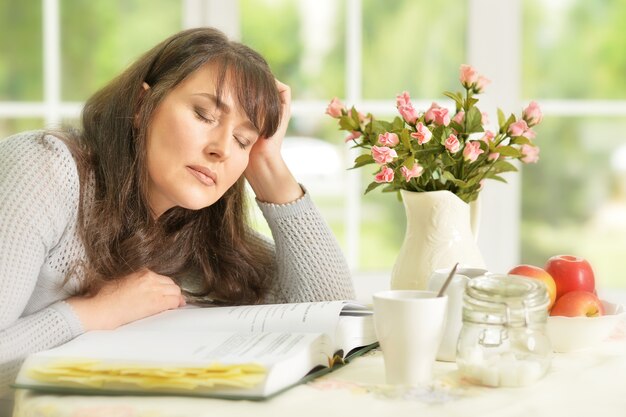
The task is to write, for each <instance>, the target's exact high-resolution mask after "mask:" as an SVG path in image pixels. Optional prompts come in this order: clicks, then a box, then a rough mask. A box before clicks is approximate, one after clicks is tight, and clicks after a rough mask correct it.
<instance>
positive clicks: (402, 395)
mask: <svg viewBox="0 0 626 417" xmlns="http://www.w3.org/2000/svg"><path fill="white" fill-rule="evenodd" d="M370 284H371V283H370ZM373 286H376V285H375V283H374V285H373ZM357 290H358V288H357ZM357 294H366V295H365V297H359V298H361V300H362V301H367V299H366V297H367V294H371V292H360V293H359V292H357ZM616 298H619V296H616V297H614V298H612V299H611V301H615V302H619V301H621V300H620V299H616ZM246 415H251V416H252V415H253V416H255V417H263V416H268V417H277V416H294V417H296V416H297V417H305V416H315V417H332V416H344V417H353V416H354V417H367V416H376V417H381V416H394V417H401V416H415V417H417V416H433V417H437V416H446V417H454V416H459V417H461V416H462V417H471V416H480V417H492V416H493V417H496V416H497V417H512V416H520V417H543V416H545V417H561V416H562V417H565V416H567V417H576V416H601V417H624V416H626V321H623V322H621V323H620V325H619V326H618V328H617V329H616V330H615V332H614V333H613V334H612V336H611V338H610V339H609V340H607V341H605V342H603V343H602V345H600V346H598V347H597V348H594V349H590V350H585V351H580V352H573V353H567V354H555V357H554V359H553V362H552V367H551V370H550V371H549V373H548V374H547V375H546V376H545V377H544V378H543V379H542V380H540V381H539V382H537V383H536V384H534V385H532V386H529V387H523V388H488V387H482V386H475V385H471V384H469V383H467V382H466V381H464V380H463V379H462V378H461V377H460V376H459V374H458V371H457V368H456V364H454V363H445V362H437V363H436V364H435V378H434V380H433V382H432V384H430V385H429V386H427V387H425V388H420V389H415V388H414V389H405V388H396V387H392V386H388V385H385V384H384V366H383V362H382V356H381V354H380V352H378V351H376V352H373V353H370V354H368V355H366V356H364V357H361V358H357V359H355V360H354V361H353V362H352V363H351V364H350V365H348V366H346V367H344V368H341V369H338V370H337V371H335V372H333V373H331V374H328V375H326V376H324V377H321V378H319V379H317V380H314V381H312V382H310V383H308V384H305V385H299V386H297V387H295V388H293V389H291V390H289V391H287V392H285V393H283V394H281V395H279V396H277V397H275V398H273V399H271V400H268V401H264V402H253V401H232V400H219V399H204V398H182V397H104V396H94V397H87V396H71V395H46V394H37V393H34V392H30V391H18V392H17V394H16V409H15V413H14V417H35V416H37V417H39V416H42V417H43V416H45V417H66V416H67V417H100V416H102V417H105V416H106V417H118V416H120V417H122V416H123V417H135V416H137V417H139V416H142V417H143V416H145V417H183V416H193V417H203V416H207V417H208V416H211V417H214V416H246Z"/></svg>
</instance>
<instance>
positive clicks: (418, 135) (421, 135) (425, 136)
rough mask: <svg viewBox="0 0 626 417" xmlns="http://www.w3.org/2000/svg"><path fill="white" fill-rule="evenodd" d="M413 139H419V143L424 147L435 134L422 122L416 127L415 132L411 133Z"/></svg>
mask: <svg viewBox="0 0 626 417" xmlns="http://www.w3.org/2000/svg"><path fill="white" fill-rule="evenodd" d="M411 137H412V138H415V139H417V143H419V144H420V145H423V144H425V143H426V142H428V141H429V140H430V139H431V138H432V137H433V132H431V131H430V130H429V129H428V128H427V127H426V126H424V124H423V123H422V122H419V123H418V124H417V125H416V126H415V132H413V133H411Z"/></svg>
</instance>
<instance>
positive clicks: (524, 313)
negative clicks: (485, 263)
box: [463, 274, 550, 326]
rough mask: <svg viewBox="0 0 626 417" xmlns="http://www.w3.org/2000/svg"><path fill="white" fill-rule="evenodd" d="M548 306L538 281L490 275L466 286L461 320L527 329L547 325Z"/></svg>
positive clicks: (546, 294)
mask: <svg viewBox="0 0 626 417" xmlns="http://www.w3.org/2000/svg"><path fill="white" fill-rule="evenodd" d="M549 303H550V297H549V296H548V292H547V290H546V288H545V286H544V284H543V283H541V282H540V281H538V280H535V279H527V278H522V277H517V276H511V275H498V274H490V275H487V276H482V277H477V278H474V279H471V280H470V281H469V282H468V284H467V288H466V290H465V294H464V296H463V320H464V321H469V322H473V323H484V324H498V325H507V326H528V325H529V324H532V323H537V322H545V321H546V319H547V313H548V310H547V307H548V304H549Z"/></svg>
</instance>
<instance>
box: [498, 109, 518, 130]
mask: <svg viewBox="0 0 626 417" xmlns="http://www.w3.org/2000/svg"><path fill="white" fill-rule="evenodd" d="M513 123H515V115H514V114H513V113H511V115H510V116H509V119H508V120H507V121H506V122H505V123H504V125H500V133H506V132H507V130H509V126H511V124H513Z"/></svg>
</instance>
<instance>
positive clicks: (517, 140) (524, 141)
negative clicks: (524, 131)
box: [511, 136, 533, 145]
mask: <svg viewBox="0 0 626 417" xmlns="http://www.w3.org/2000/svg"><path fill="white" fill-rule="evenodd" d="M511 144H516V145H532V144H533V143H532V141H531V140H530V139H528V138H527V137H525V136H516V137H514V138H511Z"/></svg>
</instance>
